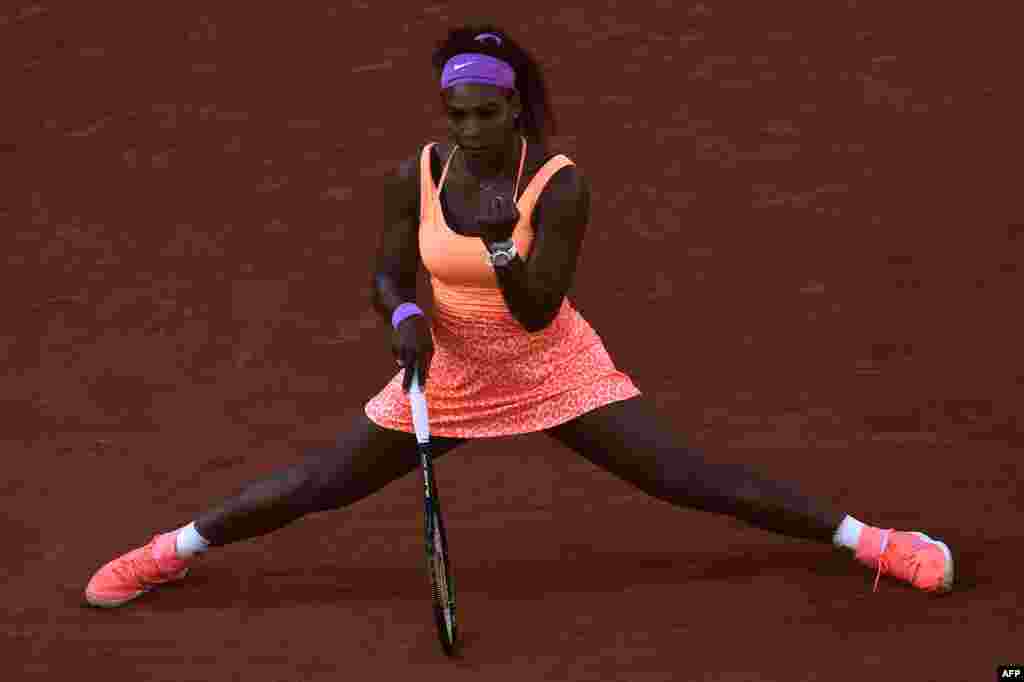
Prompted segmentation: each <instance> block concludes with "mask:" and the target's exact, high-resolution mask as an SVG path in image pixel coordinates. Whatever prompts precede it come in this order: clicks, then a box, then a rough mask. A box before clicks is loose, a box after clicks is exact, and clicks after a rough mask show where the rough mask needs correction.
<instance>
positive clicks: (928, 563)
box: [857, 526, 953, 592]
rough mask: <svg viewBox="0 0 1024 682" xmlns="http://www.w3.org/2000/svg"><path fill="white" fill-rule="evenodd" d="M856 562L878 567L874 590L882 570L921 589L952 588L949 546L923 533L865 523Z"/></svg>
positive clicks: (942, 590) (947, 590) (945, 589)
mask: <svg viewBox="0 0 1024 682" xmlns="http://www.w3.org/2000/svg"><path fill="white" fill-rule="evenodd" d="M857 561H859V562H861V563H862V564H864V565H866V566H869V567H870V568H877V569H878V573H877V575H876V576H875V588H874V591H875V592H877V591H878V579H879V578H880V577H881V576H882V574H883V573H885V574H886V575H891V576H892V577H894V578H899V579H900V580H905V581H907V582H909V583H910V584H911V585H913V586H914V587H916V588H918V589H920V590H924V591H925V592H949V591H950V590H952V589H953V555H952V553H951V552H950V551H949V547H947V546H946V543H944V542H940V541H938V540H933V539H932V538H930V537H928V536H927V535H925V534H924V533H916V532H915V533H908V532H903V531H895V530H893V529H892V528H889V529H881V528H873V527H871V526H866V527H865V528H864V530H862V531H861V534H860V540H859V541H858V542H857Z"/></svg>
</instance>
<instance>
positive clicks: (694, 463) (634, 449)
mask: <svg viewBox="0 0 1024 682" xmlns="http://www.w3.org/2000/svg"><path fill="white" fill-rule="evenodd" d="M547 433H548V434H549V435H550V436H552V437H553V438H554V439H555V440H557V441H558V442H560V443H562V444H563V445H566V446H567V447H569V448H571V449H572V450H574V451H575V452H577V453H579V454H580V455H582V456H583V457H585V458H586V459H588V460H590V461H591V462H592V463H593V464H595V465H597V466H599V467H601V468H603V469H606V470H608V471H609V472H611V473H613V474H615V475H616V476H618V477H619V478H622V479H624V480H626V481H628V482H630V483H632V484H633V485H635V486H637V487H638V488H640V489H641V490H643V491H644V492H645V493H647V494H649V495H652V496H654V497H656V498H658V499H661V500H664V501H666V502H670V503H672V504H674V505H677V506H682V507H691V508H694V509H700V510H703V511H707V512H712V513H715V514H726V515H729V516H732V517H735V518H738V519H740V520H742V521H745V522H747V523H749V524H751V525H753V526H756V527H758V528H763V529H765V530H769V531H774V532H776V533H782V534H785V535H789V536H792V537H799V538H805V539H810V540H817V541H820V542H831V541H832V535H833V533H834V532H835V530H836V527H837V526H838V525H839V523H840V522H841V521H842V520H843V517H844V516H845V515H844V514H842V513H840V512H839V510H838V509H835V508H834V507H832V506H831V505H830V504H828V503H826V502H824V501H822V500H817V499H813V498H810V497H807V496H805V495H803V494H801V493H800V492H799V491H798V490H796V488H795V487H794V486H792V485H786V484H783V483H780V482H778V481H774V480H770V479H767V478H765V477H763V476H760V475H758V474H757V473H756V472H755V471H754V470H753V469H751V468H750V467H746V466H743V465H741V464H734V463H729V462H716V461H714V460H713V459H709V458H707V457H705V455H704V454H703V452H701V451H700V450H697V449H695V448H692V447H688V446H687V445H686V444H685V443H684V442H683V440H682V438H681V437H680V436H679V435H678V434H677V433H676V431H675V430H674V429H672V428H671V426H670V424H669V423H668V422H667V420H665V419H663V418H662V417H661V415H659V414H658V413H657V411H656V410H655V409H653V408H652V406H651V405H650V403H649V400H648V398H647V397H646V396H643V395H641V396H637V397H635V398H630V399H628V400H622V401H619V402H616V403H612V404H610V405H606V406H604V407H601V408H598V409H596V410H592V411H591V412H588V413H586V414H584V415H581V416H580V417H577V418H576V419H574V420H572V421H570V422H568V423H565V424H561V425H559V426H556V427H554V428H552V429H548V431H547Z"/></svg>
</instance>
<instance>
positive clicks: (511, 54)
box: [430, 23, 558, 146]
mask: <svg viewBox="0 0 1024 682" xmlns="http://www.w3.org/2000/svg"><path fill="white" fill-rule="evenodd" d="M481 33H493V34H495V35H497V36H499V37H500V38H501V45H497V44H496V43H495V41H494V40H490V39H484V40H476V37H477V36H478V35H480V34H481ZM463 52H477V53H480V54H486V55H490V56H492V57H497V58H499V59H503V60H505V61H506V62H508V63H509V64H510V65H511V66H512V68H513V69H514V70H515V72H516V89H517V90H518V91H519V98H520V101H521V102H522V105H523V111H522V113H521V114H520V115H519V120H518V123H517V125H518V126H519V129H520V130H521V131H522V133H523V136H524V137H525V138H526V139H527V140H529V141H530V142H533V143H535V144H539V145H541V146H546V143H547V141H548V139H549V138H550V137H552V136H554V135H557V134H558V126H557V124H556V122H555V116H554V112H553V111H552V110H551V101H550V100H549V99H548V91H547V86H546V85H545V83H544V74H543V73H542V72H541V69H540V66H539V64H538V63H537V60H536V59H535V58H534V57H533V55H531V54H530V53H529V52H528V51H527V50H525V49H523V48H522V47H521V46H520V45H519V43H517V42H516V41H515V40H514V39H512V38H511V37H510V36H509V35H508V33H507V32H506V31H504V30H503V29H501V28H499V27H498V26H495V25H494V24H488V23H478V24H464V25H462V26H458V27H456V28H453V29H451V30H450V31H449V32H448V36H447V37H446V38H445V39H444V40H442V41H440V42H438V43H437V46H436V47H435V49H434V53H433V55H432V56H431V60H430V61H431V64H432V65H433V67H434V71H435V73H436V77H437V82H438V83H440V80H441V72H442V71H443V70H444V65H445V63H447V61H448V60H449V59H451V58H452V57H454V56H455V55H457V54H461V53H463ZM508 97H509V98H511V97H512V93H511V92H509V94H508Z"/></svg>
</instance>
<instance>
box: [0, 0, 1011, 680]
mask: <svg viewBox="0 0 1024 682" xmlns="http://www.w3.org/2000/svg"><path fill="white" fill-rule="evenodd" d="M87 5H88V3H78V4H77V5H75V7H73V8H72V7H70V3H63V4H59V3H49V2H46V0H42V1H41V2H39V3H27V2H24V3H20V6H19V7H10V8H7V9H5V10H3V11H2V12H0V45H3V46H4V48H3V49H4V59H3V60H0V63H2V64H3V68H4V69H5V70H6V73H7V75H6V77H5V78H4V82H5V84H6V88H5V92H6V93H7V96H6V97H4V107H3V113H4V117H3V118H4V124H3V126H2V128H0V174H2V178H3V187H4V191H3V193H2V198H0V225H2V226H3V229H2V231H0V240H2V244H0V247H2V248H0V253H2V254H3V255H2V258H3V259H4V263H5V267H3V268H0V278H2V286H3V291H4V292H5V295H4V296H3V297H2V299H0V300H2V306H3V318H2V319H3V320H4V325H3V332H2V334H0V341H2V344H0V348H2V349H3V359H4V368H3V370H4V374H3V380H2V381H0V400H2V401H3V412H2V414H3V428H2V432H0V433H2V436H0V437H2V440H3V447H4V453H5V457H4V461H5V463H6V468H7V471H6V476H5V481H6V482H5V483H4V484H3V492H4V504H3V509H4V513H3V517H2V518H3V521H2V526H0V529H2V531H3V533H2V537H3V538H4V540H5V543H4V548H5V551H4V553H3V557H4V558H3V560H2V563H0V567H2V569H3V573H4V579H3V581H2V582H0V602H2V604H3V614H4V615H3V625H4V627H3V629H2V631H0V632H2V641H3V649H2V654H3V660H4V661H5V670H4V674H3V677H4V679H5V680H12V681H14V680H17V681H19V682H20V681H21V680H60V681H63V680H83V679H103V680H106V682H120V681H121V680H126V681H129V680H130V681H132V682H137V681H141V680H153V681H167V682H192V681H195V682H219V681H221V680H244V681H245V682H264V681H267V682H270V681H274V682H292V681H299V680H317V681H319V680H388V679H409V680H413V679H415V680H417V681H419V682H428V681H430V680H445V682H457V681H459V680H469V679H473V680H487V681H488V682H499V681H503V680H515V681H516V682H526V681H532V680H567V681H570V682H584V681H591V680H593V681H600V682H611V681H618V680H621V681H624V682H654V681H656V680H659V681H660V680H673V681H676V680H686V681H691V680H692V681H710V680H717V681H729V682H740V681H748V680H772V681H782V682H792V681H796V680H801V681H802V680H821V681H826V680H827V681H830V682H831V681H833V680H858V681H860V680H880V681H881V680H935V681H940V682H960V681H964V682H974V681H976V680H989V679H993V678H994V677H995V670H996V666H997V665H999V664H1006V663H1021V662H1022V661H1024V648H1022V646H1021V641H1022V639H1024V638H1022V636H1021V632H1020V629H1021V628H1020V622H1021V616H1020V614H1021V587H1020V584H1021V578H1020V576H1021V559H1022V558H1024V552H1022V550H1021V541H1022V539H1024V531H1022V529H1021V523H1020V520H1021V518H1022V515H1021V511H1022V509H1024V498H1022V494H1021V484H1020V480H1021V465H1020V461H1021V459H1020V458H1021V447H1022V445H1024V428H1022V424H1021V409H1020V405H1021V404H1022V398H1024V367H1022V362H1021V359H1020V349H1021V345H1022V344H1021V341H1022V338H1021V331H1020V325H1019V322H1018V323H1015V322H1014V319H1018V318H1019V317H1020V314H1019V309H1020V292H1021V291H1022V289H1024V287H1022V280H1021V277H1022V267H1024V265H1022V263H1024V258H1022V256H1024V216H1022V215H1021V212H1020V206H1019V202H1014V203H1013V204H1012V205H1011V197H1015V195H1016V194H1017V193H1019V188H1018V187H1017V185H1018V184H1019V182H1018V180H1019V158H1018V155H1017V154H1016V151H1017V149H1016V147H1015V145H1014V142H1013V141H1014V140H1016V139H1019V118H1018V119H1011V116H1010V111H1011V110H1012V108H1013V105H1014V104H1015V103H1017V104H1019V94H1018V93H1017V92H1016V89H1017V86H1018V83H1019V74H1018V73H1017V69H1011V64H1010V59H1009V57H1008V55H1009V54H1010V45H1012V44H1013V43H1012V40H1013V38H1012V37H1011V35H1010V31H1011V27H1015V26H1016V25H1017V24H1016V23H1015V22H1013V21H1011V18H1010V17H1009V8H1010V7H1011V6H1012V5H1011V4H1010V3H994V2H993V3H983V4H982V5H978V4H975V5H952V4H950V5H945V4H942V3H938V4H936V3H933V4H932V5H929V6H927V7H918V6H916V5H915V6H914V7H913V8H911V7H910V6H909V5H908V6H906V7H903V6H897V5H893V4H892V3H883V2H879V1H877V0H871V1H867V0H864V1H861V0H857V1H853V0H851V1H846V0H843V1H841V2H837V3H803V2H795V1H793V0H785V1H784V2H780V3H770V4H765V3H749V2H738V1H735V0H734V1H731V2H716V1H714V0H706V1H705V2H702V3H694V4H692V5H691V4H678V3H671V2H642V3H625V2H591V3H581V4H580V5H579V6H578V7H560V6H558V5H557V4H552V3H547V2H545V3H541V2H520V3H515V4H514V6H513V5H512V4H509V5H508V6H507V7H504V6H497V5H496V7H497V9H496V11H495V12H494V13H493V14H492V15H491V18H493V20H494V21H495V22H496V23H498V24H499V25H502V26H504V27H505V28H506V29H507V30H508V31H510V33H511V34H512V35H513V36H515V37H517V38H518V39H519V40H520V41H521V42H523V43H524V45H526V46H527V47H528V48H529V49H531V50H532V51H533V52H534V53H535V54H536V55H537V56H538V57H539V58H540V59H541V60H542V61H543V62H544V63H545V65H546V68H547V72H546V76H547V80H548V85H549V87H550V89H551V94H552V97H553V103H554V106H555V112H556V114H557V116H558V119H559V123H560V125H561V131H562V133H563V137H561V138H559V139H557V140H555V146H556V147H557V148H559V149H561V150H563V151H564V152H565V153H566V154H568V155H569V156H570V158H572V159H573V160H574V161H575V162H576V163H577V164H578V165H579V166H580V168H581V169H582V170H583V171H584V172H585V173H586V174H587V175H588V176H589V178H590V180H591V184H592V186H593V189H594V201H593V211H592V214H593V217H592V221H591V224H590V228H589V231H588V236H587V241H586V244H585V246H584V251H583V256H582V260H581V263H580V267H579V274H578V277H577V280H576V284H575V287H574V289H573V291H572V293H571V299H572V300H573V302H574V303H575V304H576V305H577V307H578V308H579V309H580V311H581V312H582V313H583V315H584V316H585V317H586V318H587V319H588V321H590V323H591V324H592V325H593V326H594V328H595V329H596V330H597V331H598V332H599V333H600V334H601V336H602V338H603V340H604V341H605V344H606V346H607V348H608V350H609V352H610V353H611V355H612V357H613V359H614V360H615V362H616V364H617V366H618V367H619V368H620V369H622V370H623V371H625V372H627V373H628V374H630V376H631V377H633V379H634V381H635V382H636V383H637V385H638V386H639V387H640V389H641V390H643V391H644V392H645V393H647V394H648V395H650V396H652V397H653V398H654V399H655V400H656V401H657V403H658V404H659V406H660V409H662V410H663V411H664V412H665V413H667V414H669V415H670V416H671V417H672V419H673V420H674V421H675V423H676V424H678V427H679V429H680V430H681V432H683V433H685V434H687V436H688V437H689V439H690V440H691V442H693V443H694V444H697V445H699V446H700V447H701V448H703V449H704V450H705V451H706V452H708V453H709V454H711V453H714V454H715V456H717V457H721V458H723V459H725V458H729V459H734V460H743V461H747V462H751V463H754V464H756V465H757V466H759V467H762V468H763V469H764V471H766V472H768V473H770V474H772V475H773V476H777V477H780V478H783V477H784V478H791V479H793V480H796V481H797V482H799V483H800V484H801V486H802V487H803V488H805V489H806V490H807V492H810V493H814V494H820V495H825V496H830V497H831V498H833V499H836V500H837V501H838V502H840V503H841V506H842V507H843V508H844V509H846V510H848V511H849V513H851V514H853V515H855V516H857V517H858V518H860V519H862V520H864V521H865V522H867V523H871V524H876V525H884V526H886V527H896V528H902V529H906V530H923V531H925V532H927V533H929V534H930V535H932V536H933V537H937V538H941V539H943V540H945V541H947V542H948V543H949V545H950V546H951V547H952V549H953V551H954V552H955V555H956V559H957V579H958V580H957V585H956V588H955V591H954V592H953V593H952V594H951V595H949V596H946V597H941V598H934V597H930V596H929V595H926V594H923V593H920V592H917V591H915V590H913V589H911V588H910V587H907V586H905V585H903V584H897V583H896V582H895V581H892V580H886V579H883V580H882V582H881V584H880V587H879V591H878V592H877V593H874V594H873V593H872V592H871V587H872V581H873V579H874V574H873V573H872V572H871V571H869V570H866V569H864V568H863V567H861V566H860V565H858V564H857V563H856V562H854V561H853V559H852V558H851V557H850V556H848V555H846V554H841V553H840V552H838V551H837V550H834V549H832V548H830V547H827V546H819V545H814V544H811V543H805V542H800V541H795V540H790V539H787V538H784V537H778V536H774V535H771V534H768V533H765V532H762V531H760V530H757V529H754V528H750V527H747V526H744V525H742V524H740V523H739V522H735V521H732V520H731V519H728V518H724V517H715V516H710V515H706V514H702V513H700V512H696V511H692V512H691V511H686V510H681V509H676V508H673V507H671V506H669V505H668V504H665V503H662V502H658V501H656V500H653V499H650V498H647V497H645V496H644V495H643V494H642V493H640V492H638V491H636V490H635V489H633V488H632V487H631V486H629V485H628V484H626V483H624V482H622V481H620V480H618V479H615V478H612V477H611V476H610V475H608V474H606V473H604V472H603V471H600V470H597V469H595V468H593V467H592V466H591V465H590V464H588V463H587V462H586V461H584V460H582V459H581V458H579V457H578V456H576V455H574V454H573V453H571V452H569V451H568V450H564V449H561V448H560V447H558V446H556V445H555V444H554V443H553V442H552V441H550V440H549V439H548V438H546V437H545V436H543V435H539V434H531V435H529V436H522V437H518V438H511V439H508V438H502V439H496V440H494V441H493V442H484V441H479V442H473V443H470V444H468V445H466V446H464V447H462V448H460V449H459V450H457V451H455V452H454V453H452V454H451V455H448V456H447V457H445V458H444V459H441V460H439V461H438V462H437V465H436V474H437V477H438V484H439V486H440V493H441V497H442V500H443V502H444V506H445V513H446V522H447V526H448V533H449V541H450V543H451V555H452V562H453V570H454V575H455V579H456V581H457V584H458V588H459V599H460V604H459V606H460V617H461V623H462V631H463V635H464V651H463V656H462V658H461V659H460V660H454V661H453V660H448V659H446V658H445V657H444V656H443V655H442V654H441V652H440V648H439V646H438V642H437V639H436V636H435V633H434V630H433V622H432V620H431V611H430V599H429V586H428V584H427V577H426V574H425V571H424V567H423V547H422V538H421V533H422V524H423V520H422V504H423V500H422V493H421V486H422V481H421V479H420V478H419V472H418V471H417V472H415V473H413V474H410V475H409V476H408V477H406V478H405V479H402V480H401V481H399V482H397V483H395V484H394V485H392V486H390V487H388V488H385V489H384V490H383V491H381V492H380V493H378V494H377V495H374V496H372V497H370V498H368V499H366V500H363V501H362V502H359V503H357V504H356V505H354V506H352V507H350V508H347V509H344V510H340V511H336V512H332V513H328V514H321V515H316V516H313V517H306V518H305V519H303V520H301V521H299V522H297V523H296V524H294V525H292V526H289V527H288V528H286V529H284V530H282V531H280V532H278V533H275V534H272V535H269V536H266V537H264V538H260V539H257V540H254V541H250V542H245V543H239V544H236V545H231V546H228V547H226V548H222V549H219V550H217V551H214V552H211V553H210V554H209V555H207V556H206V557H204V558H203V559H201V560H200V561H199V562H197V563H196V568H195V570H194V571H193V573H192V575H190V576H189V578H188V579H187V580H186V581H185V582H184V583H183V584H181V585H178V586H174V587H171V588H167V589H163V590H159V591H157V592H155V593H153V594H151V595H147V596H145V597H143V598H141V599H139V600H138V601H137V602H135V603H133V604H131V605H129V606H127V607H124V608H122V609H118V610H113V611H103V610H99V609H93V608H88V607H86V606H85V605H84V603H83V598H82V590H83V588H84V585H85V583H86V581H87V580H88V579H89V576H90V575H91V573H92V572H93V571H94V570H95V569H96V568H98V567H99V566H100V565H102V564H103V563H104V562H106V561H107V560H109V559H111V558H113V557H114V556H116V555H118V554H120V553H122V552H125V551H127V550H129V549H131V548H133V547H135V546H138V545H141V544H143V543H145V542H146V541H147V540H148V539H149V537H151V535H152V534H154V533H156V532H161V531H165V530H170V529H172V528H176V527H178V526H180V525H182V524H185V523H188V522H189V521H190V520H191V519H192V518H193V517H194V516H195V515H196V514H197V513H198V512H199V511H201V510H202V509H204V508H206V507H207V506H208V505H210V504H212V503H214V502H216V501H217V500H219V499H221V498H223V497H225V496H227V495H230V494H233V493H235V492H236V491H237V490H238V489H239V488H240V487H241V486H242V485H243V484H244V483H246V482H248V481H250V480H253V479H256V478H259V477H261V476H263V475H264V474H266V473H268V472H269V471H272V470H274V469H277V468H279V467H281V466H283V465H286V464H288V463H289V462H291V461H293V460H294V459H295V458H296V457H299V456H300V455H301V453H302V451H303V450H304V449H305V448H308V447H314V446H319V445H323V444H325V443H329V442H331V441H332V440H333V438H334V436H335V434H336V433H337V432H338V431H339V429H342V428H344V427H345V425H346V424H347V422H348V420H349V419H351V418H352V417H353V416H354V415H356V414H358V413H359V411H360V410H362V407H363V404H364V403H365V402H366V400H367V399H368V398H369V397H370V396H372V395H373V394H374V393H375V392H376V391H378V390H379V389H380V388H381V387H382V386H383V385H384V384H385V383H386V382H387V381H388V380H389V379H390V377H391V376H392V373H393V372H394V360H393V359H392V357H391V355H390V352H389V350H388V339H389V329H388V327H387V325H386V324H385V323H384V322H383V321H382V320H379V319H378V317H377V314H376V313H375V312H374V311H373V310H372V309H371V307H370V303H369V278H370V268H371V261H372V257H373V252H374V248H375V245H376V240H377V235H378V232H379V230H380V229H381V227H382V226H381V224H380V217H379V216H380V212H381V208H380V202H381V200H382V192H381V188H382V185H381V183H382V179H383V177H384V175H385V174H386V173H388V172H390V171H391V170H392V169H394V168H395V167H396V166H397V164H398V162H399V161H400V160H401V159H404V158H407V157H409V156H411V155H412V154H413V153H415V152H416V151H417V150H418V149H419V148H421V146H422V145H423V144H424V143H426V142H428V141H430V140H437V141H440V140H443V139H444V137H445V125H444V120H443V117H442V112H441V111H440V108H439V106H438V100H437V97H438V95H437V90H438V83H437V82H436V79H435V77H434V75H433V73H432V72H431V70H430V66H429V57H430V50H431V48H432V46H433V44H434V42H435V41H436V40H439V39H441V38H442V37H443V36H444V34H445V32H446V30H447V29H448V27H449V26H451V25H453V24H457V23H462V22H464V21H467V20H470V19H473V18H475V17H477V16H478V15H477V14H476V13H474V7H479V4H478V3H469V2H450V3H437V4H433V5H426V6H421V5H415V4H408V5H407V6H406V5H401V4H393V3H338V4H336V5H333V6H332V5H331V4H329V3H299V4H298V5H289V6H288V7H287V9H285V8H284V6H278V5H272V6H268V7H270V8H263V7H262V6H260V5H259V4H258V3H255V4H254V3H249V4H247V5H244V6H243V5H237V6H228V5H224V6H222V7H217V8H208V9H207V10H206V13H205V14H203V12H201V11H200V10H199V9H196V10H192V9H184V8H181V7H179V6H177V5H159V6H157V5H149V4H145V5H143V4H136V5H131V6H129V5H127V4H125V5H123V6H120V5H119V6H118V7H116V8H115V7H113V6H110V7H102V8H94V7H93V6H91V5H88V6H87ZM985 5H987V7H986V6H985ZM398 7H405V9H404V10H401V11H400V10H399V9H398ZM999 11H1002V12H1003V14H1004V16H999V15H998V12H999ZM424 284H425V279H424ZM423 295H424V296H426V295H427V291H426V289H425V288H424V289H423ZM414 456H415V452H414V451H413V450H410V457H414Z"/></svg>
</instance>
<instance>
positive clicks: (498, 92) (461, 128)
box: [441, 83, 519, 159]
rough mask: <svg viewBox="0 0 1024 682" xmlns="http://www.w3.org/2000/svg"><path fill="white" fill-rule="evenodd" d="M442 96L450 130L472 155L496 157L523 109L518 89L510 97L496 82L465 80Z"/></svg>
mask: <svg viewBox="0 0 1024 682" xmlns="http://www.w3.org/2000/svg"><path fill="white" fill-rule="evenodd" d="M441 100H442V106H444V110H445V115H446V116H447V118H448V132H449V133H450V134H451V136H452V139H453V140H454V141H455V143H456V144H457V145H459V147H460V148H461V149H462V150H464V151H465V152H466V154H467V155H468V156H474V157H478V158H481V159H482V158H488V157H491V158H493V157H494V156H495V155H500V154H501V153H502V150H504V149H505V148H506V147H507V146H508V145H509V141H510V140H511V139H512V135H511V134H512V133H513V132H514V130H515V118H514V116H515V114H516V113H517V112H518V111H519V95H518V93H517V94H515V95H513V96H512V97H511V98H509V97H508V96H507V95H506V94H505V91H504V90H502V89H501V88H497V87H495V86H493V85H482V84H477V83H465V84H461V85H455V86H453V87H451V88H448V89H447V90H445V91H444V92H442V94H441Z"/></svg>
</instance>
